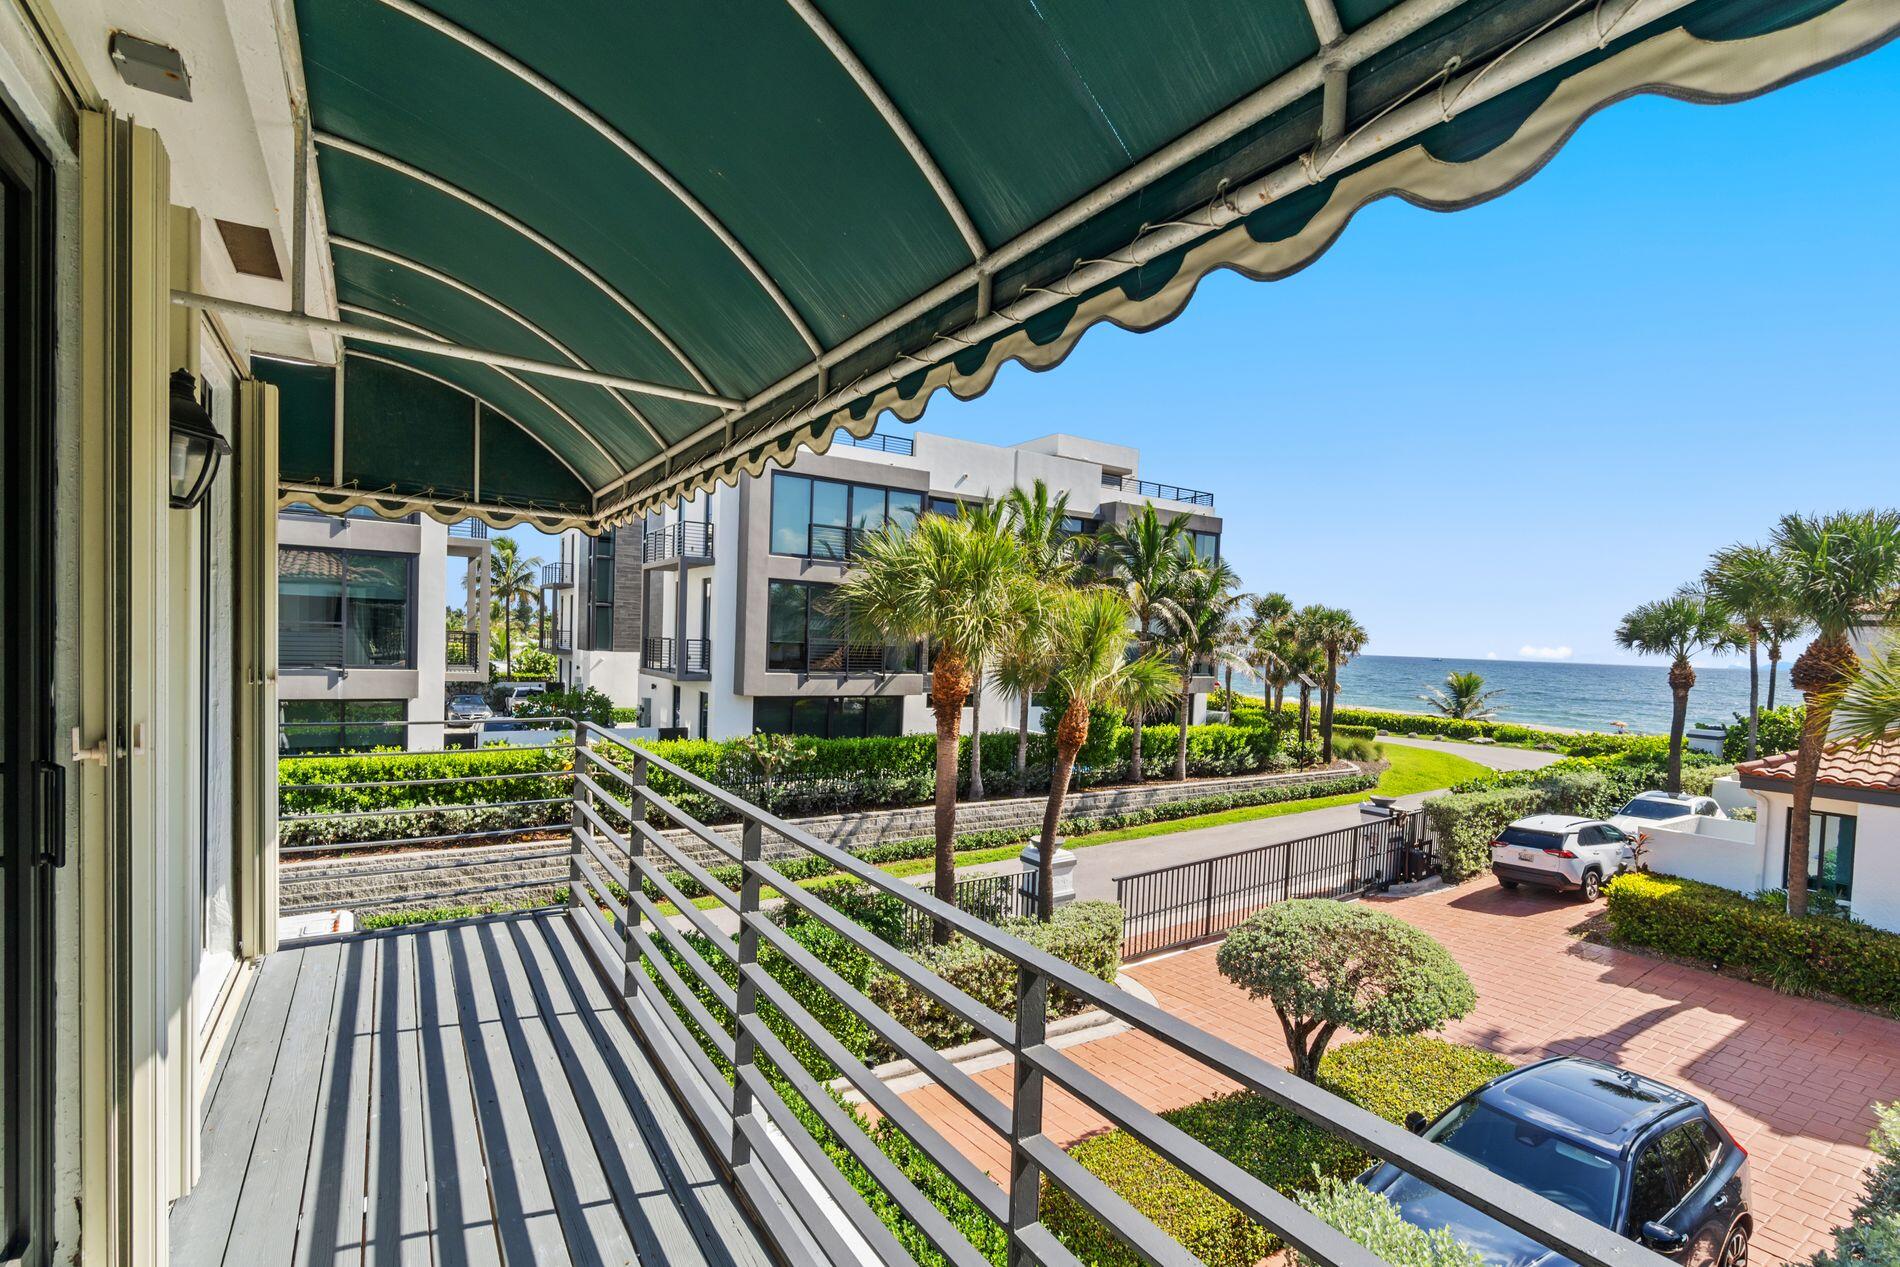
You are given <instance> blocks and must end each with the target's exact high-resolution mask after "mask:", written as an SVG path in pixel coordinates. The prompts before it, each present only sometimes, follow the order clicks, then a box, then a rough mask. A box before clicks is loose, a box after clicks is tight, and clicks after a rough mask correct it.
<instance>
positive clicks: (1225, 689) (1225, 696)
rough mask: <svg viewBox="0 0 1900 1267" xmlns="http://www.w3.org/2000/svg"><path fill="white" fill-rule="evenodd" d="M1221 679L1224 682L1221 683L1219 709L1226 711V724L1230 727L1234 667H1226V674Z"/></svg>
mask: <svg viewBox="0 0 1900 1267" xmlns="http://www.w3.org/2000/svg"><path fill="white" fill-rule="evenodd" d="M1223 677H1224V679H1225V680H1224V681H1223V683H1222V685H1221V707H1223V708H1225V709H1226V710H1227V722H1228V724H1229V725H1232V724H1233V720H1234V666H1233V665H1231V664H1230V665H1228V666H1227V669H1226V672H1225V673H1224V674H1223Z"/></svg>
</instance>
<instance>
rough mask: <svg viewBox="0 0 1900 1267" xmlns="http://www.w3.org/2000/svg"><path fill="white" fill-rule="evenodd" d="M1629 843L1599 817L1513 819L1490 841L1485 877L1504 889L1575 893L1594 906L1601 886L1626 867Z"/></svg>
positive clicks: (1554, 815)
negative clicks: (1525, 887)
mask: <svg viewBox="0 0 1900 1267" xmlns="http://www.w3.org/2000/svg"><path fill="white" fill-rule="evenodd" d="M1633 844H1634V842H1633V841H1632V840H1631V839H1630V837H1629V835H1628V834H1627V833H1626V832H1624V831H1623V829H1622V828H1620V827H1617V826H1614V825H1612V824H1610V823H1606V822H1604V821H1603V820H1602V819H1600V818H1575V817H1572V816H1571V815H1569V814H1536V815H1533V816H1531V817H1530V818H1520V819H1518V820H1517V821H1516V822H1515V823H1512V824H1511V825H1510V826H1509V827H1506V828H1505V829H1504V830H1503V831H1501V832H1499V833H1498V838H1497V839H1496V840H1494V841H1492V842H1491V873H1492V874H1493V875H1495V876H1497V878H1498V883H1499V884H1502V885H1503V886H1504V887H1505V888H1507V889H1515V888H1516V887H1517V886H1518V885H1520V884H1535V885H1538V886H1540V887H1542V888H1546V889H1576V890H1577V891H1578V892H1580V893H1581V894H1582V895H1583V900H1584V901H1586V902H1594V901H1596V898H1597V895H1598V894H1599V893H1601V892H1602V891H1603V882H1604V881H1605V880H1608V879H1609V878H1610V877H1611V876H1613V875H1615V874H1616V873H1617V872H1619V871H1623V870H1626V869H1627V868H1628V867H1629V866H1630V864H1631V862H1632V861H1633V860H1634V854H1633V852H1632V846H1633Z"/></svg>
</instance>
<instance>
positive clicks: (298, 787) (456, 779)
mask: <svg viewBox="0 0 1900 1267" xmlns="http://www.w3.org/2000/svg"><path fill="white" fill-rule="evenodd" d="M451 751H462V752H466V751H469V750H468V749H451ZM476 751H482V750H481V749H476ZM522 751H529V750H528V749H523V750H522ZM533 751H538V752H545V751H547V750H546V749H545V748H540V749H533ZM392 755H398V756H408V755H410V754H409V753H397V754H392ZM417 755H420V754H417ZM573 777H574V772H573V771H572V770H511V771H508V772H507V773H504V774H448V775H443V776H442V777H440V778H433V779H374V780H369V781H366V782H361V783H283V782H279V783H278V785H277V794H278V795H279V796H280V797H282V796H290V795H291V794H293V793H296V792H342V791H348V790H350V789H352V788H366V787H433V786H436V785H439V784H444V783H492V782H495V781H496V780H499V779H571V778H573Z"/></svg>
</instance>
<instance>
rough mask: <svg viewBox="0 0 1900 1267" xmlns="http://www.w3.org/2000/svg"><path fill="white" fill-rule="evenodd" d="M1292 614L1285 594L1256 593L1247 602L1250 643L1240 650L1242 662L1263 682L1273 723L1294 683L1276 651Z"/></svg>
mask: <svg viewBox="0 0 1900 1267" xmlns="http://www.w3.org/2000/svg"><path fill="white" fill-rule="evenodd" d="M1292 615H1293V604H1292V603H1291V602H1290V601H1288V599H1287V596H1286V595H1285V594H1280V593H1272V594H1255V595H1253V596H1252V597H1251V598H1249V599H1248V600H1247V620H1246V630H1247V643H1246V645H1245V646H1244V647H1242V648H1241V649H1240V660H1241V663H1242V664H1244V665H1246V666H1247V668H1248V669H1249V670H1251V671H1252V673H1253V675H1254V676H1255V677H1257V678H1259V679H1260V705H1261V707H1262V708H1263V709H1265V710H1266V714H1267V720H1268V721H1269V722H1272V721H1273V720H1274V718H1275V716H1276V714H1277V713H1278V711H1279V708H1280V705H1281V703H1282V702H1284V700H1285V698H1286V684H1287V683H1288V682H1289V681H1291V679H1290V678H1288V677H1287V676H1286V675H1285V673H1284V672H1283V671H1282V670H1281V668H1280V663H1281V662H1280V658H1279V656H1278V655H1277V654H1276V652H1277V649H1278V643H1279V638H1280V634H1281V631H1282V630H1284V629H1285V628H1286V622H1287V621H1288V620H1289V619H1290V618H1291V617H1292ZM1276 679H1277V680H1276Z"/></svg>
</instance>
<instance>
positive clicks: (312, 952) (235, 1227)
mask: <svg viewBox="0 0 1900 1267" xmlns="http://www.w3.org/2000/svg"><path fill="white" fill-rule="evenodd" d="M342 958H343V948H342V947H341V946H339V945H334V944H332V945H326V946H313V947H311V948H310V949H308V950H306V951H304V954H303V968H302V970H301V971H300V972H299V973H298V974H297V989H296V992H295V993H294V994H293V995H292V996H291V1001H290V1014H289V1016H288V1017H287V1018H286V1019H285V1022H284V1030H283V1041H282V1046H281V1047H279V1049H278V1053H277V1063H276V1067H275V1068H274V1069H272V1070H271V1079H270V1092H269V1094H268V1095H267V1096H266V1097H265V1099H264V1109H263V1112H262V1113H261V1114H260V1115H259V1117H258V1121H257V1140H256V1142H255V1144H254V1145H253V1146H252V1149H251V1164H250V1168H249V1169H248V1170H247V1171H246V1172H245V1175H244V1189H243V1193H242V1195H240V1196H239V1198H238V1207H237V1214H236V1217H235V1218H233V1219H232V1222H231V1240H230V1243H229V1244H228V1245H227V1247H226V1249H225V1253H224V1261H225V1262H226V1263H229V1264H233V1265H234V1267H241V1265H242V1264H247V1263H280V1262H284V1261H286V1260H287V1259H289V1257H290V1255H291V1251H292V1250H293V1249H294V1248H295V1246H296V1243H297V1220H296V1219H295V1218H294V1217H292V1214H291V1211H293V1210H294V1209H295V1208H296V1206H297V1203H298V1201H299V1200H300V1199H301V1198H302V1196H303V1190H304V1179H305V1175H306V1171H307V1169H308V1167H309V1165H310V1144H311V1136H312V1134H313V1132H314V1130H315V1127H316V1122H317V1092H318V1090H319V1088H320V1087H321V1085H322V1080H321V1078H320V1075H321V1073H322V1071H323V1066H324V1063H325V1061H326V1059H327V1057H328V1055H329V1051H330V1045H331V1043H332V1042H333V1041H334V1039H335V1035H336V1023H335V1022H336V1017H335V1011H336V1003H337V969H338V966H339V965H340V963H341V961H342Z"/></svg>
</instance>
